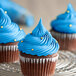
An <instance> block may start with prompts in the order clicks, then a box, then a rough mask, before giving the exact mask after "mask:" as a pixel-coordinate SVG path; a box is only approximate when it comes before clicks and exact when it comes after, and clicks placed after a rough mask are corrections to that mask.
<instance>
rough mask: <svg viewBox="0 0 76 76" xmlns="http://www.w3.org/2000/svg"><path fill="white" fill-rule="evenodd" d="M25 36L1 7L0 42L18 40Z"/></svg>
mask: <svg viewBox="0 0 76 76" xmlns="http://www.w3.org/2000/svg"><path fill="white" fill-rule="evenodd" d="M24 37H25V32H24V31H23V30H20V28H19V26H18V25H17V24H15V23H13V22H11V19H10V18H9V16H8V15H7V14H5V12H4V11H3V9H1V8H0V43H9V42H15V41H20V40H21V39H23V38H24Z"/></svg>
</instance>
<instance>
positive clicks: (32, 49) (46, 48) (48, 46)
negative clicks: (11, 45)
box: [18, 19, 59, 56]
mask: <svg viewBox="0 0 76 76" xmlns="http://www.w3.org/2000/svg"><path fill="white" fill-rule="evenodd" d="M18 48H19V51H22V52H23V53H26V54H30V55H37V56H47V55H52V54H54V53H57V51H58V50H59V44H58V42H57V41H56V40H55V39H54V38H53V37H52V35H51V34H50V33H49V32H48V31H47V30H46V29H45V27H44V26H43V24H42V20H41V19H40V21H39V24H38V25H37V27H36V28H35V29H34V30H33V31H32V33H29V34H27V35H26V37H25V38H24V39H23V40H22V41H20V42H19V44H18Z"/></svg>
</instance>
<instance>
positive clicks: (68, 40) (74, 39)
mask: <svg viewBox="0 0 76 76" xmlns="http://www.w3.org/2000/svg"><path fill="white" fill-rule="evenodd" d="M51 26H52V30H51V34H52V36H53V37H55V38H56V39H57V40H58V42H59V44H60V50H65V51H66V50H69V51H76V12H75V10H74V8H73V7H72V5H71V4H69V5H68V8H67V11H66V12H65V13H64V14H60V15H59V16H57V18H56V19H55V20H53V21H52V22H51Z"/></svg>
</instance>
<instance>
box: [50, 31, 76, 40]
mask: <svg viewBox="0 0 76 76" xmlns="http://www.w3.org/2000/svg"><path fill="white" fill-rule="evenodd" d="M51 34H52V35H53V36H55V37H57V38H59V37H60V38H62V39H64V38H69V39H76V34H64V33H59V32H54V31H51Z"/></svg>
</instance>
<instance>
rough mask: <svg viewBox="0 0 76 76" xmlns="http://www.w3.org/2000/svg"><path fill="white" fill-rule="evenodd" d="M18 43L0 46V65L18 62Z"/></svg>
mask: <svg viewBox="0 0 76 76" xmlns="http://www.w3.org/2000/svg"><path fill="white" fill-rule="evenodd" d="M17 44H18V42H15V43H7V44H0V63H9V62H16V61H18V60H19V51H18V48H17Z"/></svg>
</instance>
